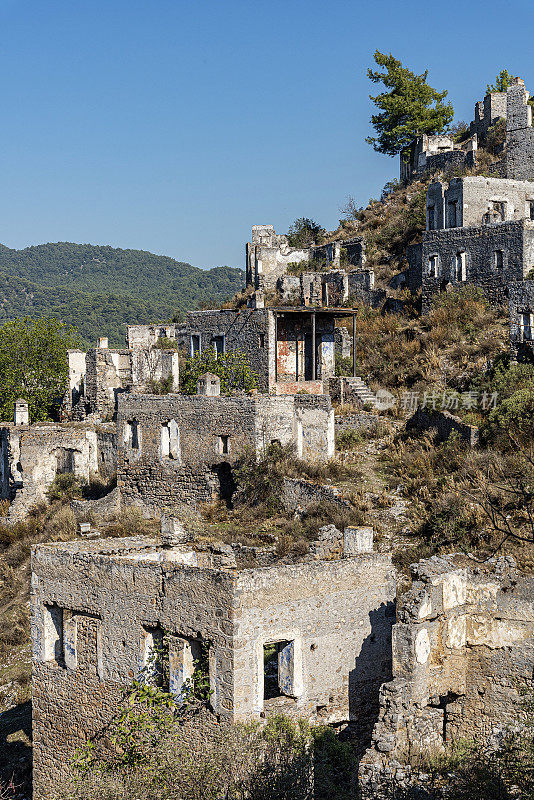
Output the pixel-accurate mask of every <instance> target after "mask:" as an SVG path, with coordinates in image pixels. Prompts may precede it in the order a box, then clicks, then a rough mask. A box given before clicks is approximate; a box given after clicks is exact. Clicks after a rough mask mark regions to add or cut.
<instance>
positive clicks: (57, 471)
mask: <svg viewBox="0 0 534 800" xmlns="http://www.w3.org/2000/svg"><path fill="white" fill-rule="evenodd" d="M116 466H117V444H116V433H115V426H106V425H98V426H97V425H94V424H93V425H92V424H90V423H86V424H79V425H76V426H72V425H64V424H54V423H51V422H43V423H38V424H34V425H30V420H29V417H28V406H27V404H26V403H25V402H24V401H17V403H16V404H15V419H14V423H13V424H11V425H7V424H5V423H4V424H3V425H2V427H1V428H0V498H1V499H2V500H9V502H10V506H9V512H8V517H7V521H8V522H10V523H13V522H17V521H19V520H22V519H24V517H25V516H26V515H27V513H28V511H29V510H30V508H31V507H32V506H34V505H35V504H36V503H38V502H39V501H43V500H45V499H46V492H47V490H48V488H49V487H50V485H51V484H52V482H53V481H54V478H55V477H56V476H57V475H62V474H67V473H68V474H71V475H74V476H75V477H77V478H81V479H82V480H84V481H89V479H90V477H91V475H92V474H94V475H100V476H101V477H103V478H109V477H111V476H112V475H113V474H114V473H115V470H116Z"/></svg>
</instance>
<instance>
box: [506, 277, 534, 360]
mask: <svg viewBox="0 0 534 800" xmlns="http://www.w3.org/2000/svg"><path fill="white" fill-rule="evenodd" d="M508 309H509V314H510V359H511V361H533V360H534V281H532V280H525V281H517V282H516V283H511V284H510V287H509V295H508Z"/></svg>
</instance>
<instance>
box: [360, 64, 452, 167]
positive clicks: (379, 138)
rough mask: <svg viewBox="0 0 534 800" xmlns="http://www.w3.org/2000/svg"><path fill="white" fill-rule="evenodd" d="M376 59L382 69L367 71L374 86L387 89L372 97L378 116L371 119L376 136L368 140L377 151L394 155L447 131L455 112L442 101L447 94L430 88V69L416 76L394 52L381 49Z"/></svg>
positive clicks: (449, 105)
mask: <svg viewBox="0 0 534 800" xmlns="http://www.w3.org/2000/svg"><path fill="white" fill-rule="evenodd" d="M374 60H375V62H376V64H377V66H378V67H379V68H380V69H379V70H373V69H368V70H367V76H368V77H369V79H370V80H371V81H372V82H373V83H382V84H383V85H384V87H385V89H386V90H387V91H385V92H382V93H381V94H377V95H375V96H373V95H370V99H371V100H372V101H373V103H374V104H375V105H376V106H377V108H378V109H379V113H378V114H373V115H372V117H371V123H372V125H373V127H374V129H375V132H376V136H369V137H368V138H367V139H366V141H367V142H368V143H369V144H371V145H372V146H373V148H374V149H375V150H377V151H378V152H379V153H384V154H386V155H389V156H394V155H396V154H397V153H400V152H402V150H404V148H406V147H407V146H408V145H409V144H410V142H411V141H412V139H414V137H416V136H421V135H423V134H435V133H442V132H444V131H445V130H446V129H447V127H448V125H449V123H450V122H452V119H453V116H454V109H453V107H452V104H451V103H444V102H443V101H444V100H445V98H446V97H447V94H448V92H447V91H443V92H439V91H437V90H436V89H433V88H432V87H431V86H429V85H428V83H427V77H428V70H425V72H423V73H422V74H421V75H417V74H416V73H415V72H412V71H411V70H410V69H408V67H405V66H404V65H403V64H402V63H401V62H400V61H399V60H398V59H396V58H394V57H393V55H392V54H391V53H389V54H386V53H381V52H380V51H379V50H377V51H376V52H375V54H374Z"/></svg>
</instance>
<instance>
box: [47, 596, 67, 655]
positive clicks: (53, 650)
mask: <svg viewBox="0 0 534 800" xmlns="http://www.w3.org/2000/svg"><path fill="white" fill-rule="evenodd" d="M43 617H44V620H43V621H44V631H43V652H42V660H43V661H56V662H57V663H58V664H61V665H63V664H64V644H63V609H62V608H59V606H56V605H47V606H45V607H44V612H43Z"/></svg>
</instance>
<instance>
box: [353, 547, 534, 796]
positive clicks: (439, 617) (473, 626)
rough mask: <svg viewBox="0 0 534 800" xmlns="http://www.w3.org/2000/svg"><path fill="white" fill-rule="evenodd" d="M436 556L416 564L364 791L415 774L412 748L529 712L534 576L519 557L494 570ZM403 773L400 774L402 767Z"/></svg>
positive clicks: (382, 792) (381, 791) (363, 775)
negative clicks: (519, 565)
mask: <svg viewBox="0 0 534 800" xmlns="http://www.w3.org/2000/svg"><path fill="white" fill-rule="evenodd" d="M458 561H459V559H456V562H455V561H454V558H453V557H448V558H445V557H443V558H439V557H434V558H431V559H428V560H424V561H421V562H420V563H419V564H418V565H415V567H414V574H413V577H414V583H413V586H412V589H411V590H410V591H409V592H407V593H406V594H405V595H403V596H402V598H401V602H400V605H399V606H398V610H397V624H396V625H395V626H394V628H393V638H392V641H393V675H394V677H393V681H391V682H390V683H388V684H385V685H384V686H383V687H382V689H381V701H380V718H379V721H378V723H377V724H376V726H375V729H374V732H373V745H372V747H371V748H370V749H369V750H368V751H367V753H366V754H365V757H364V759H363V761H362V762H361V764H360V781H361V788H362V796H363V798H373V799H378V800H381V798H386V797H390V796H391V790H392V784H393V783H394V782H395V781H397V780H398V782H400V783H401V784H402V783H403V782H405V781H406V780H409V779H410V774H409V770H408V771H407V769H406V767H405V765H404V762H405V761H406V759H407V758H408V756H409V753H410V752H413V751H414V750H415V751H417V750H421V749H423V750H424V749H425V748H438V749H439V748H442V747H443V746H444V744H445V743H446V742H452V741H457V740H458V739H461V738H468V739H469V738H471V739H472V738H475V739H478V740H484V739H487V737H488V736H489V735H490V734H491V732H492V729H493V728H494V726H496V725H506V724H514V723H517V721H518V720H521V719H522V718H524V715H525V710H524V704H523V691H524V690H526V689H530V688H532V686H533V674H532V663H533V660H534V581H533V578H532V576H525V575H522V574H520V573H518V572H517V570H516V568H515V564H514V562H513V559H507V558H502V559H499V560H498V561H497V562H494V567H495V569H494V571H491V569H490V568H488V565H485V568H480V567H477V568H476V569H472V568H469V567H467V566H462V565H461V564H459V563H458ZM397 773H398V774H397Z"/></svg>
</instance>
